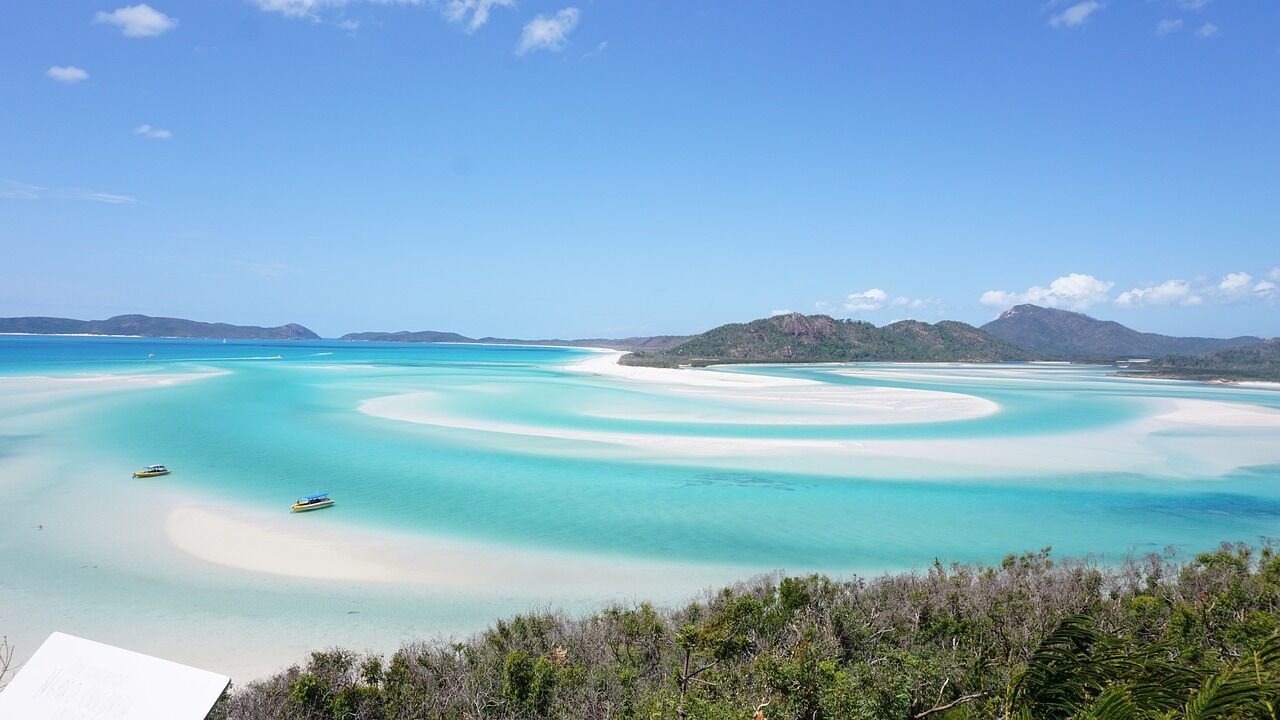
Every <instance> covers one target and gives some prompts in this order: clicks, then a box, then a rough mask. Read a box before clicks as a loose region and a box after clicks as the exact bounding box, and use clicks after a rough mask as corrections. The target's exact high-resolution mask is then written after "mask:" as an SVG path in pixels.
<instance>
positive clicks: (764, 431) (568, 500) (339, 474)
mask: <svg viewBox="0 0 1280 720" xmlns="http://www.w3.org/2000/svg"><path fill="white" fill-rule="evenodd" d="M585 352H586V351H581V350H573V349H562V348H528V347H518V348H517V347H495V346H472V345H425V346H419V345H413V346H406V345H390V344H389V345H373V344H350V343H337V342H314V343H295V342H278V343H270V342H231V343H225V344H224V343H220V342H217V343H216V342H203V341H176V340H163V341H158V340H140V339H100V338H92V339H82V338H33V337H6V338H0V373H3V374H5V375H11V376H15V375H24V374H33V373H38V374H42V375H50V374H54V375H57V374H61V375H76V374H101V373H109V374H110V373H114V374H153V373H186V372H206V371H210V370H218V371H222V372H224V374H221V375H218V376H216V377H209V378H206V379H201V380H198V381H193V382H185V383H180V384H175V385H172V386H168V387H163V388H157V389H149V390H145V391H131V392H117V393H103V394H99V395H96V396H93V397H90V398H69V399H63V400H59V401H57V402H58V403H60V404H64V405H65V404H73V405H74V412H75V416H76V418H77V421H76V424H75V427H74V428H65V427H64V428H55V429H53V430H51V431H50V432H53V433H56V434H59V435H65V436H66V441H67V444H68V447H69V448H70V449H71V450H70V451H71V452H74V453H82V454H84V455H85V457H86V459H88V458H92V459H93V461H94V462H95V463H98V464H99V465H101V464H102V463H112V464H114V465H118V466H119V470H118V472H120V473H126V474H127V471H128V470H130V469H131V468H132V467H133V466H135V465H140V464H144V463H148V462H166V463H169V464H170V465H173V466H175V467H176V468H177V469H178V470H179V472H177V473H175V474H174V475H173V476H171V477H170V478H168V479H166V481H165V483H166V486H168V487H171V488H178V489H184V488H185V489H190V490H191V492H193V493H200V494H208V495H215V496H217V497H219V498H227V499H231V500H235V501H240V502H244V503H248V504H253V505H256V506H260V507H263V508H278V507H280V506H281V505H282V504H287V501H288V500H289V499H291V498H293V497H295V496H297V495H301V494H305V493H308V492H312V491H328V492H331V493H333V494H334V496H335V497H337V498H339V500H340V510H339V511H336V512H335V513H334V515H333V517H340V518H341V520H342V521H344V522H355V523H365V524H368V525H370V526H377V527H382V528H395V529H402V530H406V531H411V532H412V531H423V532H430V533H443V534H448V535H456V536H459V537H465V538H471V539H478V540H487V541H499V542H502V543H512V544H518V545H520V546H522V547H535V548H548V549H567V550H588V551H591V552H599V553H608V554H617V555H620V556H634V557H641V558H658V559H680V560H688V561H706V562H715V563H731V564H741V565H743V566H748V567H755V568H762V569H770V568H775V567H787V568H797V569H800V568H804V569H811V568H812V569H823V570H832V571H839V570H842V569H858V570H866V569H891V568H902V567H911V566H913V565H914V566H919V565H922V564H926V563H928V562H930V561H932V559H933V558H935V557H939V558H943V559H947V560H961V561H973V560H993V559H997V558H998V557H999V556H1001V555H1002V554H1003V553H1006V552H1010V551H1017V550H1024V549H1030V548H1039V547H1042V546H1046V545H1051V546H1053V547H1054V548H1055V549H1056V550H1057V551H1059V552H1063V553H1070V554H1084V553H1098V554H1104V555H1107V556H1110V557H1122V556H1124V555H1125V554H1126V553H1131V552H1139V553H1141V552H1147V551H1150V550H1152V549H1161V548H1164V547H1166V546H1169V545H1173V546H1178V547H1182V548H1189V549H1202V548H1205V547H1209V546H1212V545H1213V544H1215V543H1216V542H1218V541H1220V540H1248V541H1255V540H1257V539H1258V538H1259V537H1260V536H1270V535H1277V534H1280V468H1278V467H1277V466H1275V465H1265V464H1264V465H1261V466H1251V467H1242V468H1238V469H1235V470H1232V471H1230V472H1227V473H1219V474H1215V475H1212V476H1204V477H1191V478H1189V479H1188V478H1185V477H1183V478H1179V479H1170V478H1168V477H1164V476H1163V475H1159V474H1157V475H1148V474H1145V473H1142V472H1134V471H1133V470H1132V469H1131V468H1124V469H1119V470H1117V471H1114V472H1090V473H1087V474H1083V475H1080V474H1072V473H1069V472H1067V473H1064V472H1062V471H1060V470H1058V469H1056V468H1054V467H1051V466H1050V467H1043V468H1040V469H1039V470H1038V471H1036V472H1018V473H1012V474H1010V473H1000V474H998V476H993V477H992V478H990V479H984V478H974V477H972V476H971V474H969V475H965V476H958V477H947V476H946V475H945V474H943V475H937V474H931V475H930V476H929V477H919V478H902V477H889V478H886V477H875V476H862V475H860V474H859V473H858V471H857V469H856V462H852V461H851V463H850V464H851V465H853V466H854V467H852V469H849V470H847V471H844V472H841V473H839V474H838V475H833V474H829V473H812V472H806V463H805V458H804V457H803V455H804V453H803V452H797V457H796V458H795V462H794V468H795V470H794V471H793V472H791V471H789V472H778V471H777V470H776V468H775V469H771V470H761V469H757V468H752V467H750V465H751V463H750V461H746V462H744V463H743V465H744V466H743V467H725V466H724V463H723V462H718V463H716V464H715V465H714V466H710V467H709V466H706V465H702V464H700V463H699V462H698V461H697V459H696V458H690V459H688V460H687V461H678V460H677V461H674V462H673V461H671V460H670V459H669V458H668V459H666V460H665V461H662V462H654V461H648V460H645V459H643V458H640V459H637V458H636V457H634V455H633V454H625V453H620V454H619V457H610V456H609V454H610V453H609V448H608V446H604V447H603V449H602V448H600V447H591V448H588V450H586V451H582V452H579V450H582V447H583V446H584V445H586V446H594V445H597V444H593V443H584V442H580V441H575V440H562V439H556V438H529V437H513V436H508V435H505V434H502V433H490V432H480V431H474V430H458V429H451V428H446V427H439V426H435V425H420V424H414V423H405V422H397V421H394V420H387V419H383V418H378V417H371V416H369V415H366V414H363V413H360V412H358V411H357V408H358V406H359V404H360V403H361V402H362V401H364V400H368V399H370V398H374V397H379V396H384V395H388V394H396V393H403V392H412V391H429V392H432V393H434V394H436V395H437V396H439V397H440V398H442V399H441V400H440V401H439V404H440V406H441V407H443V408H444V409H445V410H447V411H448V412H450V413H457V414H459V415H466V416H468V417H471V418H484V419H499V420H501V421H504V422H516V423H520V424H522V425H529V426H537V427H543V428H547V427H551V428H570V429H590V430H593V431H603V432H621V433H629V434H656V435H664V436H667V435H683V436H688V435H698V436H708V437H719V438H732V437H746V438H751V439H759V438H775V439H776V438H781V439H794V438H812V439H838V440H852V441H859V440H890V441H919V442H926V443H927V442H935V441H947V440H968V439H986V440H989V439H991V438H1002V439H1004V443H1005V446H1006V447H1007V448H1008V450H1009V451H1010V452H1013V453H1016V452H1018V447H1019V443H1021V442H1023V441H1024V440H1025V439H1027V438H1031V437H1039V438H1041V439H1043V438H1045V437H1050V438H1051V437H1053V436H1054V435H1057V434H1062V433H1074V432H1081V431H1099V430H1100V431H1106V430H1107V429H1109V428H1123V427H1125V426H1126V424H1129V423H1133V422H1135V421H1137V420H1139V419H1141V418H1142V417H1144V416H1145V415H1147V414H1150V412H1151V410H1150V406H1149V404H1148V402H1147V401H1149V400H1150V399H1153V398H1154V399H1159V398H1185V399H1201V400H1215V401H1227V402H1248V403H1251V404H1256V405H1263V406H1266V407H1270V408H1276V407H1280V393H1276V392H1274V391H1269V390H1248V389H1241V388H1214V387H1210V386H1204V385H1196V384H1190V383H1140V382H1136V381H1128V380H1122V379H1118V378H1113V377H1109V376H1108V375H1107V371H1106V369H1105V368H1089V367H1086V368H1082V367H1077V366H1073V367H1058V366H1016V367H1017V368H1018V370H1019V373H1018V374H1017V376H1016V377H1015V376H1012V375H1011V376H1010V377H1008V378H1006V379H1002V378H1001V373H1002V372H1006V369H1002V368H998V367H991V366H987V367H979V368H976V369H975V368H966V367H963V366H945V365H943V366H926V367H923V368H922V367H919V366H916V367H912V366H896V367H895V366H889V365H872V366H861V367H862V368H864V369H865V370H868V371H875V372H876V373H877V376H876V377H858V376H857V375H856V374H855V375H842V374H836V372H834V370H835V368H832V367H830V366H813V367H795V368H788V367H768V368H752V369H747V370H734V372H750V373H757V374H768V375H775V376H784V377H800V378H807V379H811V380H816V381H819V382H823V383H829V384H839V385H864V386H879V387H900V388H909V389H910V388H915V389H933V390H947V391H951V392H959V393H964V394H968V395H973V396H977V397H982V398H986V399H989V400H992V401H994V402H996V403H999V405H1000V408H1001V409H1000V411H999V412H997V413H995V414H993V415H989V416H986V417H981V418H975V419H970V420H957V421H949V422H928V423H903V424H879V425H831V424H778V425H770V424H756V425H750V426H746V427H744V426H743V425H740V424H728V423H716V422H705V423H690V422H676V421H672V422H663V421H660V420H652V419H650V420H628V419H621V418H617V417H612V418H603V417H597V416H595V415H593V414H592V413H591V412H590V411H591V410H592V409H595V408H617V407H624V408H625V407H626V406H627V403H640V404H642V405H643V407H645V408H646V409H647V410H651V409H652V408H653V407H654V406H655V405H662V404H664V403H665V404H666V405H668V406H670V407H671V408H673V409H686V410H687V409H688V408H689V407H691V406H696V405H698V404H699V403H704V404H706V403H711V402H713V400H708V399H705V398H700V397H687V396H679V395H666V396H664V395H662V394H660V393H655V392H653V391H652V389H651V388H636V387H634V386H628V385H626V384H625V383H621V382H619V381H617V380H615V379H612V378H598V377H592V376H590V375H585V374H583V373H580V372H573V371H569V370H566V368H565V366H566V364H568V363H571V362H574V361H576V360H580V359H582V358H583V357H584V356H585ZM899 369H902V370H903V371H902V373H901V374H902V377H901V378H893V377H892V375H893V373H894V372H895V371H897V370H899ZM976 371H980V372H977V374H975V375H972V376H970V375H969V374H970V373H975V372H976ZM717 372H729V371H726V370H721V371H717ZM886 372H887V373H889V375H890V376H891V377H889V378H887V379H886V378H885V377H883V376H882V374H883V373H886ZM993 378H994V379H993ZM0 412H3V408H2V406H0ZM615 414H616V413H615ZM1215 433H1217V434H1230V435H1232V436H1240V435H1242V434H1244V435H1249V436H1251V437H1253V438H1255V439H1254V442H1255V444H1256V443H1263V444H1264V445H1270V446H1271V447H1273V448H1275V449H1276V450H1277V455H1278V456H1280V440H1278V438H1280V432H1278V431H1277V430H1276V429H1274V428H1272V429H1262V430H1259V429H1230V430H1221V429H1209V430H1203V431H1199V432H1198V433H1197V434H1199V435H1202V436H1203V435H1206V434H1207V435H1210V436H1211V435H1213V434H1215ZM1165 434H1166V435H1167V434H1170V433H1169V432H1166V433H1165ZM32 440H33V438H32V437H31V436H30V435H29V434H26V433H12V432H10V433H9V434H7V435H6V436H3V437H0V452H5V451H8V452H16V451H17V450H18V449H19V448H20V447H21V446H22V444H23V443H29V442H32ZM533 446H536V447H533ZM1277 459H1278V460H1280V457H1277ZM1197 462H1199V459H1198V458H1196V457H1188V458H1187V459H1186V464H1187V466H1188V467H1192V468H1194V466H1195V464H1196V463H1197ZM773 465H775V466H776V463H773ZM922 481H923V482H922ZM339 512H340V515H339V514H338V513H339Z"/></svg>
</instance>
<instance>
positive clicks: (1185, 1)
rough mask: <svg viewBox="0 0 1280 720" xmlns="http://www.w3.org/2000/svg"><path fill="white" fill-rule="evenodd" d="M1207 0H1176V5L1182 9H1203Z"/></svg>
mask: <svg viewBox="0 0 1280 720" xmlns="http://www.w3.org/2000/svg"><path fill="white" fill-rule="evenodd" d="M1208 4H1209V0H1178V7H1180V8H1182V9H1183V10H1203V9H1204V6H1205V5H1208Z"/></svg>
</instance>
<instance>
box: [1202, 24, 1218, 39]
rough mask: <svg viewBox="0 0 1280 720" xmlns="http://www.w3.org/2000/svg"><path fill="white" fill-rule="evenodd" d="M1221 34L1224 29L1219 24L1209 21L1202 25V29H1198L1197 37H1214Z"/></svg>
mask: <svg viewBox="0 0 1280 720" xmlns="http://www.w3.org/2000/svg"><path fill="white" fill-rule="evenodd" d="M1221 34H1222V30H1220V29H1219V28H1218V26H1217V25H1214V24H1213V23H1211V22H1207V23H1205V24H1203V25H1201V26H1200V29H1199V30H1196V37H1198V38H1213V37H1218V36H1219V35H1221Z"/></svg>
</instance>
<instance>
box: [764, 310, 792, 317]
mask: <svg viewBox="0 0 1280 720" xmlns="http://www.w3.org/2000/svg"><path fill="white" fill-rule="evenodd" d="M791 313H792V311H791V310H774V311H773V312H771V313H769V317H778V316H779V315H790V314H791Z"/></svg>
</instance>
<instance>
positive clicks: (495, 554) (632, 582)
mask: <svg viewBox="0 0 1280 720" xmlns="http://www.w3.org/2000/svg"><path fill="white" fill-rule="evenodd" d="M335 510H336V508H335ZM331 512H332V511H328V510H322V511H317V512H316V513H308V514H301V515H299V514H290V513H287V512H281V513H276V514H271V513H265V512H261V511H254V510H248V509H245V508H242V507H233V506H229V505H226V504H218V505H216V506H215V507H214V509H207V508H206V507H203V506H179V507H175V508H173V509H172V510H170V511H169V513H168V515H167V516H166V519H165V532H166V534H167V535H168V537H169V539H170V541H172V542H173V544H174V545H175V546H176V547H178V548H179V549H181V550H182V551H183V552H186V553H188V554H189V555H192V556H194V557H196V558H199V559H201V560H204V561H206V562H210V563H214V564H216V565H221V566H225V567H230V568H236V569H239V570H247V571H250V572H255V573H266V574H271V575H280V576H290V577H299V578H310V579H315V580H341V581H350V582H367V583H388V584H400V585H417V586H424V587H429V588H431V589H432V590H435V591H446V592H463V593H471V592H478V591H483V592H490V593H492V592H496V593H501V594H503V595H506V596H528V597H550V596H554V595H556V594H557V593H558V592H560V591H563V589H564V588H566V587H572V588H573V589H574V592H575V593H578V592H582V593H586V594H588V595H599V596H601V597H615V596H619V595H627V594H632V593H645V592H647V591H653V590H655V589H660V588H664V587H679V588H684V589H686V590H687V589H688V588H693V587H700V586H702V585H703V584H705V583H706V582H708V579H709V578H717V579H725V580H727V579H730V578H733V577H736V576H739V575H741V574H742V572H743V571H742V569H740V568H739V569H731V568H725V567H715V566H709V565H704V564H679V563H656V562H646V561H641V560H631V559H625V558H617V557H605V556H597V555H590V554H585V553H574V552H558V551H553V550H529V549H525V548H517V547H510V546H506V545H501V544H497V543H484V542H477V541H472V540H462V539H457V538H451V537H447V536H442V535H429V534H421V533H412V534H410V533H396V532H389V531H380V530H377V529H373V528H369V527H366V526H355V525H351V524H349V523H343V522H340V521H335V519H334V517H332V515H330V516H328V517H326V516H323V515H322V514H321V513H331Z"/></svg>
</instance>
